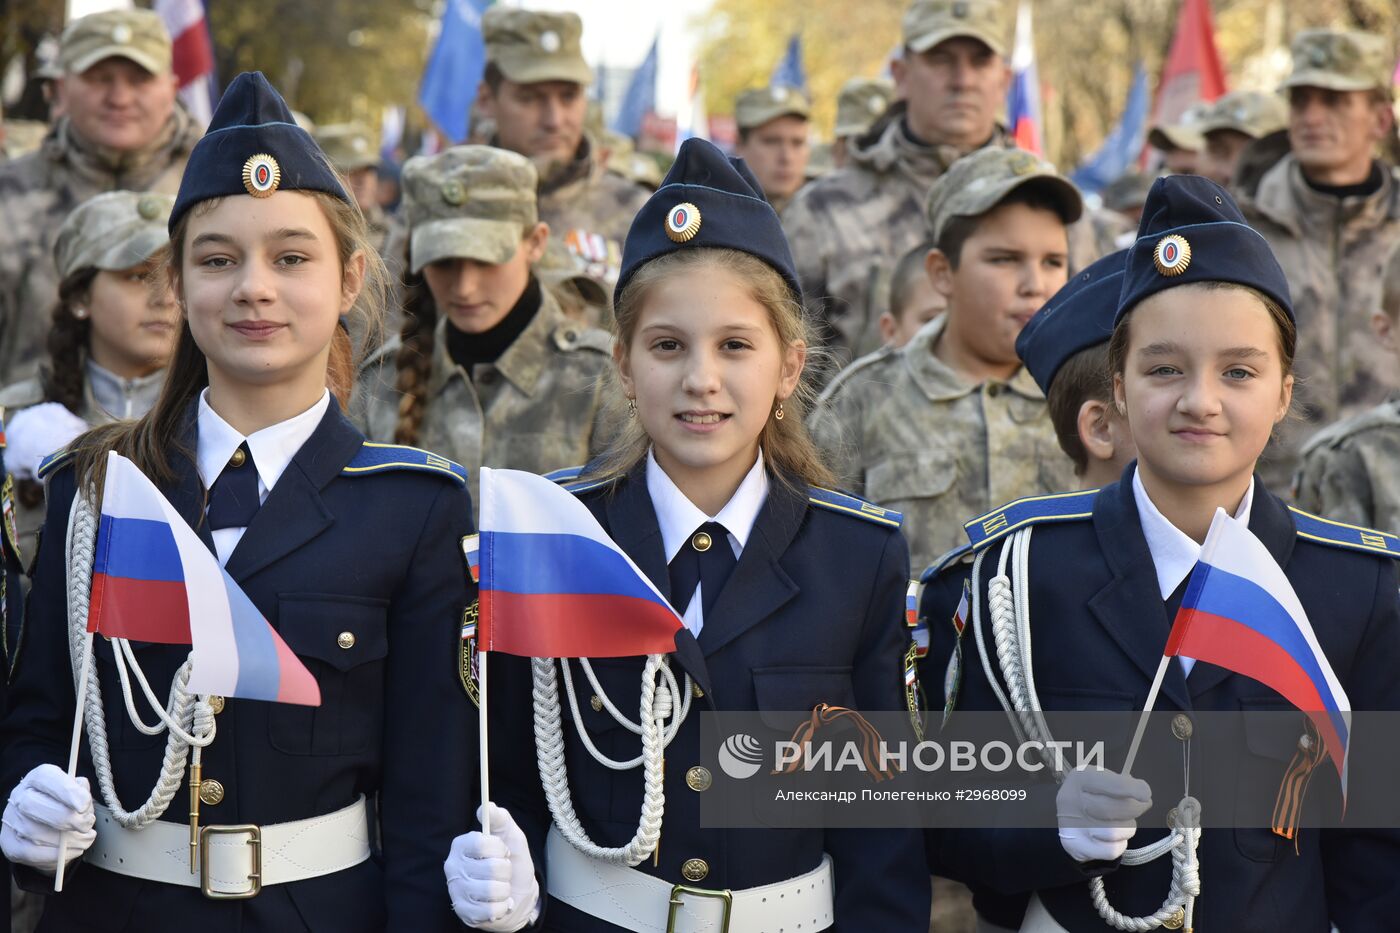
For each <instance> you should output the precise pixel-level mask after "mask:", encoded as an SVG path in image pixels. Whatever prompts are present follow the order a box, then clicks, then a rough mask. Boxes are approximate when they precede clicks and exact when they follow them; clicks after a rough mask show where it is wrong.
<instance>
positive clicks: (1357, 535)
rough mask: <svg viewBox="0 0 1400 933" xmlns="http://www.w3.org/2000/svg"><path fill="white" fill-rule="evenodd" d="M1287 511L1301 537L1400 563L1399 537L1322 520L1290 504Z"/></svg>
mask: <svg viewBox="0 0 1400 933" xmlns="http://www.w3.org/2000/svg"><path fill="white" fill-rule="evenodd" d="M1288 511H1290V512H1292V513H1293V524H1294V526H1295V527H1296V528H1297V529H1298V537H1300V538H1307V539H1308V540H1309V541H1316V542H1317V543H1319V544H1330V545H1332V546H1333V547H1340V548H1346V549H1348V550H1352V551H1365V552H1366V553H1368V554H1380V555H1381V556H1383V557H1393V558H1395V559H1397V560H1400V538H1397V537H1396V536H1395V535H1393V534H1390V533H1388V532H1384V531H1375V530H1373V529H1371V528H1362V527H1361V526H1360V525H1348V524H1345V523H1344V522H1334V521H1332V520H1331V519H1327V518H1319V517H1318V516H1316V515H1311V514H1309V513H1307V512H1304V511H1303V510H1302V509H1295V508H1293V506H1291V505H1290V506H1289V507H1288Z"/></svg>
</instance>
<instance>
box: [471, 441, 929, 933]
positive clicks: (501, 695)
mask: <svg viewBox="0 0 1400 933" xmlns="http://www.w3.org/2000/svg"><path fill="white" fill-rule="evenodd" d="M770 479H771V480H772V482H771V483H770V485H769V490H768V499H767V501H766V502H765V503H764V505H763V507H762V510H761V511H760V512H759V515H758V518H757V520H756V521H755V523H754V527H753V531H752V533H751V534H750V536H749V539H748V542H747V543H746V545H745V546H744V550H743V553H742V554H741V555H740V556H739V560H738V563H737V564H736V565H735V567H734V570H733V572H732V575H731V576H730V578H729V580H728V582H727V583H726V584H725V586H724V589H723V590H722V591H721V592H720V594H719V596H718V598H717V601H716V603H715V605H714V607H713V609H712V610H711V611H709V612H706V614H705V624H704V627H703V628H702V629H701V632H700V636H699V639H698V641H697V639H696V638H695V637H694V636H692V635H691V634H690V632H689V631H688V630H685V629H682V630H681V632H680V633H679V634H678V636H677V646H678V650H677V651H676V652H675V654H674V655H673V656H672V659H671V660H672V665H673V670H675V671H676V675H677V680H680V678H681V672H682V671H684V672H685V673H689V674H690V676H691V677H692V679H693V680H694V681H695V684H696V686H698V687H699V688H700V690H702V691H703V692H704V696H703V697H701V698H700V699H698V700H695V701H694V702H693V703H692V706H691V710H690V715H689V716H688V717H687V718H686V721H685V724H684V725H683V726H682V727H681V730H680V732H679V734H678V735H677V736H676V738H675V739H674V741H673V742H672V743H671V745H670V746H669V747H668V748H667V751H666V769H665V792H666V813H665V818H664V821H663V823H662V829H661V843H660V865H659V867H653V864H652V862H653V860H652V859H650V858H648V859H646V860H645V861H644V862H643V863H642V864H641V865H640V866H638V869H637V870H639V871H644V872H646V873H647V874H649V875H653V876H655V877H659V878H662V879H664V880H665V881H666V882H667V883H668V884H693V885H696V886H698V887H703V888H710V889H724V888H728V889H733V890H738V889H741V888H751V887H755V886H758V885H765V884H771V883H773V882H777V881H783V880H785V879H787V878H791V877H795V876H797V875H801V874H804V873H806V872H808V871H811V870H812V869H814V868H816V867H817V865H818V864H820V862H821V857H822V853H823V852H827V853H830V855H831V856H832V860H833V863H834V869H835V881H836V925H835V927H834V929H838V930H842V931H873V930H879V931H889V933H898V931H917V933H925V931H927V929H928V922H929V879H928V868H927V865H926V863H925V857H924V853H923V849H922V840H921V838H920V836H919V834H918V833H917V832H916V831H913V830H884V829H881V830H828V831H825V832H823V831H822V830H819V829H778V830H758V829H742V830H738V829H702V828H700V792H697V791H695V790H692V789H690V788H689V787H688V786H687V785H686V771H687V770H688V769H689V767H690V766H691V765H692V764H698V763H699V762H700V760H701V759H700V753H699V739H700V714H701V713H702V712H703V711H704V710H763V709H769V710H775V711H791V710H804V709H806V710H810V709H811V708H812V707H813V706H815V705H816V704H817V703H821V702H826V703H831V704H836V705H840V706H848V707H853V708H857V709H865V710H876V709H880V710H885V709H903V708H905V707H904V700H903V683H904V681H903V677H902V671H903V666H902V659H903V656H904V653H905V650H906V648H907V647H908V645H909V635H908V629H907V628H906V627H905V625H904V623H903V621H902V619H903V615H902V606H903V600H904V593H905V587H906V583H907V579H906V578H907V575H908V565H909V552H908V546H907V545H906V544H905V541H904V537H903V535H901V534H900V533H899V531H898V528H897V524H898V521H897V519H892V518H891V516H892V514H893V513H886V512H885V510H883V509H874V507H868V508H870V509H871V510H872V513H873V514H875V515H879V516H882V518H880V519H879V520H872V518H871V517H869V515H868V516H867V517H866V518H860V517H856V515H852V514H849V513H843V512H840V511H832V510H829V509H828V508H823V507H819V506H817V505H815V504H814V502H813V501H809V492H808V489H807V487H806V486H801V487H798V486H796V485H795V484H793V483H791V482H784V481H783V480H782V479H781V478H779V477H776V476H774V475H773V474H772V473H770ZM572 488H575V491H576V492H578V493H579V495H580V496H581V498H582V500H583V502H584V503H585V504H586V505H587V506H588V508H589V510H590V511H592V513H593V515H594V516H595V517H596V518H597V519H598V522H599V523H600V524H601V525H602V526H603V529H604V530H605V531H607V533H608V534H609V535H611V536H612V538H613V540H614V541H616V542H617V543H618V545H619V546H621V547H622V549H623V550H624V551H626V552H627V554H628V556H630V557H631V558H632V560H633V561H634V562H635V563H636V564H637V566H638V567H640V568H641V569H642V571H643V572H644V573H645V574H646V575H647V576H648V577H649V578H650V579H651V581H652V583H654V584H655V585H656V586H657V588H658V589H659V590H660V591H661V592H662V593H663V594H666V595H668V598H669V593H670V581H669V576H668V573H667V567H666V555H665V553H664V550H663V546H662V540H661V531H660V528H659V526H658V524H657V519H656V513H655V511H654V510H653V507H652V503H651V497H650V495H649V494H648V492H647V487H646V479H645V468H644V467H638V468H637V469H635V470H634V471H633V472H632V473H630V474H629V475H627V476H624V477H621V478H618V479H616V480H614V481H612V482H607V483H603V484H600V485H596V486H594V487H592V488H590V489H588V490H587V491H582V490H581V489H579V488H578V487H572ZM813 496H814V498H815V497H816V494H813ZM839 498H840V499H844V500H846V501H847V502H849V503H854V505H855V506H856V508H855V509H853V511H854V512H856V513H857V514H858V513H859V505H860V503H859V501H858V500H853V499H849V498H848V497H839ZM492 661H493V667H492V673H493V677H492V680H491V684H492V685H493V686H492V690H493V698H492V700H491V707H492V711H493V716H494V714H495V711H497V710H501V711H502V715H503V716H509V714H510V712H511V711H513V713H514V715H513V717H511V718H510V719H509V720H508V721H507V723H506V724H504V725H503V727H502V729H501V730H499V731H498V729H497V727H496V726H495V725H494V724H493V725H492V739H493V743H492V765H493V775H496V776H493V781H492V786H493V788H494V791H493V793H494V795H495V797H496V798H497V799H498V802H499V803H501V805H503V806H505V807H506V808H507V809H509V810H510V811H511V813H512V814H513V815H514V817H515V819H516V821H517V822H518V823H519V824H520V826H521V828H522V829H523V830H524V831H525V834H526V836H527V837H528V838H529V840H530V851H531V854H532V855H533V856H534V859H535V864H536V869H537V871H539V872H540V873H541V887H540V890H541V891H542V892H543V891H544V890H546V885H545V883H544V879H543V876H544V875H545V874H547V871H548V868H547V866H545V865H543V864H542V863H543V854H544V851H545V835H546V831H547V830H548V828H549V824H550V814H549V810H548V809H547V807H546V804H545V800H544V795H543V791H542V790H541V787H540V781H539V772H538V770H537V768H536V763H535V753H534V742H533V740H532V737H533V735H534V732H533V727H532V722H533V719H532V710H531V702H530V697H529V692H528V691H529V670H528V663H529V662H528V661H523V662H522V663H520V664H516V665H512V666H511V667H510V668H509V669H508V672H504V673H505V674H506V676H502V677H501V678H500V679H499V680H498V679H497V678H496V676H495V671H496V670H497V667H496V666H495V664H494V662H495V661H503V662H507V664H509V663H510V662H520V661H522V659H513V658H505V657H503V656H493V657H492ZM591 663H592V665H593V669H594V671H595V673H596V674H597V676H598V679H599V681H600V683H601V685H602V687H603V688H604V690H606V691H607V693H608V695H609V697H610V698H611V699H612V700H613V702H614V703H615V704H616V705H617V706H618V707H619V708H620V709H621V710H623V711H624V712H625V711H627V710H629V709H631V710H633V711H634V712H633V714H634V715H635V709H636V703H637V697H638V691H639V689H640V684H641V671H642V664H643V659H641V658H600V659H596V660H594V661H592V662H591ZM501 667H502V668H506V664H502V665H501ZM573 673H574V676H575V678H576V684H583V687H582V688H581V689H585V690H586V689H588V682H587V680H586V679H585V678H584V677H583V674H582V672H581V671H580V670H579V669H578V667H577V666H575V667H574V671H573ZM507 678H509V679H510V680H512V681H515V680H516V679H517V678H523V680H524V682H523V684H519V683H512V684H511V687H510V688H508V691H502V690H496V689H495V685H496V684H498V683H501V682H503V681H505V680H506V679H507ZM509 696H514V699H508V698H507V697H509ZM560 696H561V698H562V697H563V696H564V692H563V688H562V686H561V688H560ZM562 702H563V705H564V706H565V710H564V712H563V719H564V722H563V730H564V735H565V744H566V747H567V752H566V753H567V764H568V771H569V784H570V787H571V790H572V793H573V798H574V806H575V809H576V810H577V811H578V815H579V817H580V819H581V820H582V821H583V825H584V827H585V828H586V829H587V830H588V833H589V836H590V837H591V838H592V839H593V841H594V842H596V843H598V844H599V845H604V846H617V845H623V844H625V843H626V842H627V841H628V840H629V839H631V838H632V836H633V834H634V833H635V832H636V829H637V819H638V815H639V812H640V809H641V802H642V770H641V768H635V769H632V770H630V771H626V772H618V771H612V770H608V769H606V768H604V767H603V766H602V765H600V764H598V763H597V762H596V761H595V760H594V759H593V758H592V756H591V755H590V754H589V753H588V751H587V750H586V749H585V748H584V747H583V745H582V743H581V742H580V741H579V739H578V735H577V732H576V731H575V729H574V726H573V724H572V723H571V722H569V719H570V715H569V713H568V710H567V700H563V701H562ZM579 706H580V712H581V715H582V717H583V720H584V723H585V725H586V728H587V730H588V732H589V734H590V735H591V736H592V737H593V740H594V742H595V743H596V744H597V745H598V746H599V748H600V750H601V751H603V753H604V754H607V755H609V756H610V757H613V758H614V759H617V758H622V759H623V760H626V759H629V758H632V757H635V756H636V755H637V753H638V751H639V749H640V739H639V737H638V736H636V735H635V734H633V733H631V732H629V731H627V730H626V729H624V728H622V727H621V726H619V725H618V724H617V723H616V722H615V721H614V720H613V718H612V716H611V715H609V714H608V712H607V711H606V709H604V710H603V711H602V712H595V711H594V710H592V709H591V708H590V706H589V704H587V703H580V705H579ZM507 730H508V731H507ZM503 734H510V735H512V736H515V737H518V738H521V739H522V741H520V743H519V745H518V746H516V748H515V751H516V752H517V754H516V755H515V756H512V757H511V758H507V757H505V756H504V755H501V756H498V753H497V750H498V749H500V750H501V751H502V752H504V751H506V749H504V748H503V747H502V746H503V745H504V744H505V743H503V742H501V740H500V739H499V738H498V737H499V736H502V735H503ZM502 772H503V773H502ZM498 777H499V780H498V779H497V778H498ZM692 858H700V859H704V860H705V861H706V862H707V863H708V865H709V874H708V875H707V876H706V877H705V879H704V880H703V881H699V882H688V881H685V880H684V879H683V878H682V877H681V866H682V864H683V863H684V862H685V861H686V860H687V859H692ZM535 929H544V930H559V931H565V930H567V931H570V933H598V931H605V930H614V929H616V928H615V927H613V926H611V925H609V924H606V923H603V922H602V921H599V920H596V919H594V918H592V917H588V916H586V915H584V914H581V913H579V912H577V911H575V910H573V909H572V908H570V907H568V906H567V905H564V904H562V903H558V902H550V903H549V904H548V905H547V906H546V909H545V910H544V912H543V914H542V916H541V918H540V921H539V924H538V925H537V927H535Z"/></svg>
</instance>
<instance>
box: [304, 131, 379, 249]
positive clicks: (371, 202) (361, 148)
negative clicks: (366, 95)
mask: <svg viewBox="0 0 1400 933" xmlns="http://www.w3.org/2000/svg"><path fill="white" fill-rule="evenodd" d="M312 135H313V136H315V137H316V145H318V146H320V147H321V151H322V152H324V153H325V154H326V158H328V159H330V160H331V164H332V165H334V166H335V170H336V171H337V172H340V174H342V175H344V176H345V180H346V181H348V182H349V183H350V194H351V195H352V196H353V197H354V198H355V203H356V204H358V205H359V207H360V213H362V214H364V215H365V222H366V223H367V224H369V236H370V242H371V243H373V244H374V245H375V247H376V248H378V249H379V251H380V252H383V251H384V248H385V245H386V244H387V243H388V240H389V232H390V228H391V226H392V224H391V222H390V219H389V215H387V214H385V213H384V208H382V207H380V206H379V147H378V145H376V143H375V140H374V136H373V135H372V134H371V133H370V131H369V127H367V126H365V125H364V124H363V123H353V122H352V123H331V124H327V125H325V126H318V127H317V128H316V130H315V132H314V133H313V134H312ZM389 258H392V257H389Z"/></svg>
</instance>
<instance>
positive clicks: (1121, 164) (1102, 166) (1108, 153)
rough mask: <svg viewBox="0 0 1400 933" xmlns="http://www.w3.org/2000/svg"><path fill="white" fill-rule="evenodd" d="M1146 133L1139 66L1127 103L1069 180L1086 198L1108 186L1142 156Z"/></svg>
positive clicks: (1144, 82) (1144, 73)
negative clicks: (1097, 145) (1115, 123)
mask: <svg viewBox="0 0 1400 933" xmlns="http://www.w3.org/2000/svg"><path fill="white" fill-rule="evenodd" d="M1146 132H1147V70H1146V69H1145V68H1143V67H1142V65H1138V67H1137V71H1136V72H1135V73H1134V74H1133V86H1132V87H1131V88H1130V89H1129V90H1128V102H1127V104H1126V105H1125V106H1124V108H1123V116H1121V117H1119V119H1118V125H1117V126H1115V127H1114V128H1113V129H1112V131H1111V132H1109V134H1108V136H1107V137H1105V138H1104V141H1103V145H1101V146H1099V148H1098V151H1097V152H1095V153H1094V154H1093V155H1091V156H1089V158H1087V159H1085V160H1084V161H1083V162H1082V163H1080V165H1079V168H1077V169H1075V170H1074V174H1073V175H1071V176H1070V180H1071V181H1073V182H1074V183H1075V184H1076V185H1078V186H1079V190H1080V191H1083V192H1085V193H1086V194H1092V193H1095V192H1098V191H1102V190H1103V189H1104V188H1106V187H1107V186H1108V184H1109V183H1110V182H1112V181H1113V180H1115V179H1116V178H1118V176H1120V175H1122V174H1123V173H1124V172H1126V171H1128V169H1130V168H1131V167H1132V165H1133V163H1134V162H1135V161H1136V160H1137V157H1138V154H1139V153H1141V152H1142V142H1143V137H1144V135H1145V133H1146Z"/></svg>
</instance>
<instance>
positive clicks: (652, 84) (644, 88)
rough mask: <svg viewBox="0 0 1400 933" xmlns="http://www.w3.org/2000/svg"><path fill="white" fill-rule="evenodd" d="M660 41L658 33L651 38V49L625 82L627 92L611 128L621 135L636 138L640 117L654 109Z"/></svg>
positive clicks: (640, 124)
mask: <svg viewBox="0 0 1400 933" xmlns="http://www.w3.org/2000/svg"><path fill="white" fill-rule="evenodd" d="M660 41H661V35H660V34H659V33H658V34H657V36H656V38H655V39H652V40H651V50H650V51H648V52H647V57H646V58H644V59H642V63H641V64H640V65H638V66H637V70H636V71H634V72H632V80H631V81H629V82H628V84H627V93H626V94H624V95H623V97H622V106H621V107H619V108H618V111H617V116H615V117H613V126H612V128H613V130H614V131H615V132H618V133H621V134H622V135H623V136H630V137H632V138H633V139H636V138H637V137H638V136H640V135H641V134H642V118H643V117H645V116H646V115H647V114H648V113H650V112H652V111H653V110H655V109H656V47H657V44H658V43H659V42H660Z"/></svg>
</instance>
